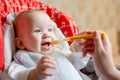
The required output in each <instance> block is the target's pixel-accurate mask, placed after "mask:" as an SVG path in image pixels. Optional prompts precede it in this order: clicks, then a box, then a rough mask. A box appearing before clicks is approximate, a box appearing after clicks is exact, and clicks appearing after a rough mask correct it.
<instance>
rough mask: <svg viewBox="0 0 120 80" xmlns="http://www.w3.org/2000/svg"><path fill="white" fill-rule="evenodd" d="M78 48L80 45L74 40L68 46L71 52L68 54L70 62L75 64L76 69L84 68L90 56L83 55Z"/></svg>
mask: <svg viewBox="0 0 120 80" xmlns="http://www.w3.org/2000/svg"><path fill="white" fill-rule="evenodd" d="M80 48H81V46H80V45H78V43H77V42H76V41H74V42H73V43H72V44H71V46H70V49H71V51H72V54H71V55H70V56H69V57H70V61H71V62H72V64H73V65H74V66H75V68H76V69H77V70H80V69H82V68H84V67H85V66H86V65H87V63H88V61H89V58H90V55H89V54H87V55H86V56H85V57H83V56H82V52H81V50H79V49H80Z"/></svg>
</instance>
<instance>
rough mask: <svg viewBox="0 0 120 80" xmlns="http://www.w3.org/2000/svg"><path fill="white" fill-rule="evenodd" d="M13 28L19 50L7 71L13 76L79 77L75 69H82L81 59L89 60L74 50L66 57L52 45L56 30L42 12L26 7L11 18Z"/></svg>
mask: <svg viewBox="0 0 120 80" xmlns="http://www.w3.org/2000/svg"><path fill="white" fill-rule="evenodd" d="M14 28H15V33H16V35H15V41H14V42H15V45H16V46H17V48H18V49H19V50H18V51H17V52H16V53H15V54H14V61H13V62H12V64H11V65H10V67H9V70H8V74H9V75H10V76H11V77H12V78H13V79H15V80H82V78H81V76H80V74H79V72H78V71H79V69H81V68H83V67H82V65H81V63H82V62H83V61H82V60H85V61H88V60H89V56H86V58H83V57H82V54H81V53H77V52H74V54H69V55H66V56H65V55H64V52H63V51H61V50H60V49H58V48H57V47H56V45H53V44H51V42H52V41H54V40H56V35H55V33H54V32H55V29H54V25H53V22H52V20H51V19H50V18H49V16H48V15H47V14H46V13H45V12H42V11H40V10H28V11H24V12H22V13H20V14H19V15H18V16H17V17H16V18H15V20H14ZM74 46H75V45H74V44H73V45H72V47H71V49H72V48H74ZM63 47H64V46H63ZM81 48H82V47H80V48H79V49H80V50H81ZM72 50H75V49H72ZM70 53H73V52H71V51H70Z"/></svg>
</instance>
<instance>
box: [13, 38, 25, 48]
mask: <svg viewBox="0 0 120 80" xmlns="http://www.w3.org/2000/svg"><path fill="white" fill-rule="evenodd" d="M14 43H15V45H16V46H17V47H18V48H19V49H22V50H23V49H25V46H24V44H23V42H22V40H21V39H20V38H18V37H17V38H15V41H14Z"/></svg>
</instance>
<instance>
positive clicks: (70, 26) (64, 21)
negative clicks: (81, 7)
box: [0, 0, 83, 80]
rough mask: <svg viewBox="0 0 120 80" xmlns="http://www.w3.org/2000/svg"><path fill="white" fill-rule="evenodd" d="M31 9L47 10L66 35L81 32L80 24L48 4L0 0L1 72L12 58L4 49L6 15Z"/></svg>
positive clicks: (30, 0) (33, 0)
mask: <svg viewBox="0 0 120 80" xmlns="http://www.w3.org/2000/svg"><path fill="white" fill-rule="evenodd" d="M30 9H40V10H43V11H45V12H46V13H47V14H48V15H49V16H50V18H51V19H52V20H53V21H54V22H55V23H56V24H57V26H58V27H59V28H60V30H61V31H62V32H63V34H64V35H65V36H66V37H70V36H74V35H76V34H77V33H79V29H78V26H77V25H76V23H75V22H74V21H73V20H72V18H71V17H70V16H68V15H66V14H64V13H63V12H62V11H60V10H58V9H56V8H54V7H51V6H48V5H47V4H44V3H42V2H38V1H35V0H0V72H1V73H2V72H5V71H7V69H8V67H9V64H10V62H11V59H12V54H9V53H5V51H4V50H5V49H4V48H5V44H4V31H3V24H4V23H5V22H6V16H7V15H8V14H10V13H20V12H22V11H24V10H30ZM70 43H71V42H70ZM70 43H69V44H70ZM8 55H9V56H8ZM6 56H7V58H6ZM8 58H9V59H8ZM7 59H8V60H9V61H8V60H7ZM6 64H7V65H6ZM82 71H83V70H82ZM0 75H1V74H0ZM0 77H1V76H0ZM0 80H1V79H0Z"/></svg>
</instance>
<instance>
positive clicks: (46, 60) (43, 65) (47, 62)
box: [36, 55, 56, 78]
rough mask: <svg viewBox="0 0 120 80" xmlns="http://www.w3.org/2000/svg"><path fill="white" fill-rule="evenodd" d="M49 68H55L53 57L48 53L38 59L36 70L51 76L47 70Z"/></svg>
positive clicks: (43, 74) (44, 75) (45, 75)
mask: <svg viewBox="0 0 120 80" xmlns="http://www.w3.org/2000/svg"><path fill="white" fill-rule="evenodd" d="M49 69H56V63H55V59H54V58H52V57H51V56H49V55H45V56H43V57H42V58H41V60H40V61H39V63H38V65H37V67H36V71H37V73H38V74H40V75H42V76H43V77H45V78H46V77H47V76H53V74H52V73H51V72H49Z"/></svg>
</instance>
